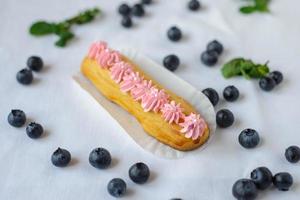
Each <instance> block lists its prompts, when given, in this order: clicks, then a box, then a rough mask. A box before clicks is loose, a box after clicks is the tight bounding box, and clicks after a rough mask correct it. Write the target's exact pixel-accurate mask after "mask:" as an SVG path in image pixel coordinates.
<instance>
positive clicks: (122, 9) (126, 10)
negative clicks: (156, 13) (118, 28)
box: [118, 0, 152, 28]
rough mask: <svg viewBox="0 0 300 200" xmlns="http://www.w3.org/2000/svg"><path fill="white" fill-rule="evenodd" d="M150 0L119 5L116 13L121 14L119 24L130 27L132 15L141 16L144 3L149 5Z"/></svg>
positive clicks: (143, 11) (143, 13) (143, 10)
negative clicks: (131, 4)
mask: <svg viewBox="0 0 300 200" xmlns="http://www.w3.org/2000/svg"><path fill="white" fill-rule="evenodd" d="M151 3H152V0H141V2H140V3H136V4H134V5H133V6H132V7H130V6H129V5H128V4H127V3H123V4H121V5H119V8H118V13H119V14H120V15H121V16H122V20H121V25H122V26H123V27H125V28H130V27H132V16H134V17H143V16H144V15H145V9H144V5H149V4H151Z"/></svg>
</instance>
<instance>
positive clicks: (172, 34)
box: [167, 26, 182, 42]
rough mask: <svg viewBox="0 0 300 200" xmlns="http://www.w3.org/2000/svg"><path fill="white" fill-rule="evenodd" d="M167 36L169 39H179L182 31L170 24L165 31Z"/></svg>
mask: <svg viewBox="0 0 300 200" xmlns="http://www.w3.org/2000/svg"><path fill="white" fill-rule="evenodd" d="M167 36H168V38H169V39H170V40H171V41H174V42H176V41H179V40H180V39H181V37H182V33H181V30H180V29H179V28H178V27H176V26H172V27H171V28H169V30H168V31H167Z"/></svg>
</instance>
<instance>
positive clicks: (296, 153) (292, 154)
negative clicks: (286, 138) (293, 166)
mask: <svg viewBox="0 0 300 200" xmlns="http://www.w3.org/2000/svg"><path fill="white" fill-rule="evenodd" d="M284 155H285V158H286V159H287V160H288V161H289V162H290V163H297V162H299V160H300V148H299V147H298V146H290V147H289V148H287V149H286V150H285V154H284Z"/></svg>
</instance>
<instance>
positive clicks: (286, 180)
mask: <svg viewBox="0 0 300 200" xmlns="http://www.w3.org/2000/svg"><path fill="white" fill-rule="evenodd" d="M273 184H274V185H275V187H276V188H277V189H278V190H280V191H288V190H289V189H290V187H291V186H292V185H293V177H292V175H291V174H290V173H287V172H280V173H277V174H275V176H274V177H273Z"/></svg>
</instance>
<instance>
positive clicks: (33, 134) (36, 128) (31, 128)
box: [26, 122, 44, 139]
mask: <svg viewBox="0 0 300 200" xmlns="http://www.w3.org/2000/svg"><path fill="white" fill-rule="evenodd" d="M43 132H44V129H43V127H42V126H41V125H40V124H38V123H35V122H31V123H30V124H28V126H27V127H26V133H27V135H28V136H29V137H30V138H33V139H35V138H39V137H40V136H41V135H42V134H43Z"/></svg>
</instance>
